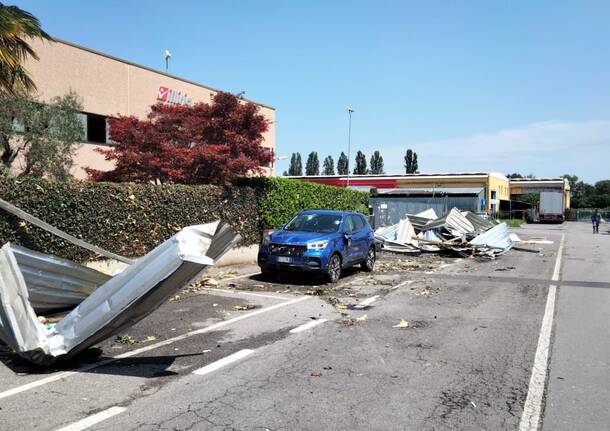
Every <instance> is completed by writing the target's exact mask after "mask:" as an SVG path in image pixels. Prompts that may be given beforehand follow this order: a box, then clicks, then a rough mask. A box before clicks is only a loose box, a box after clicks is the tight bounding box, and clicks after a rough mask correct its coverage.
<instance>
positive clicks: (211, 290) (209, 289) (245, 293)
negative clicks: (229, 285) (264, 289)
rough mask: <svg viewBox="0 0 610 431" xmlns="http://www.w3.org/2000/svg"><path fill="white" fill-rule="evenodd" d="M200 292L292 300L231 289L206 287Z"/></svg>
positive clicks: (286, 297) (285, 297)
mask: <svg viewBox="0 0 610 431" xmlns="http://www.w3.org/2000/svg"><path fill="white" fill-rule="evenodd" d="M200 292H209V293H214V292H220V293H229V294H232V295H235V296H239V295H246V296H258V297H260V298H269V299H281V300H282V301H290V300H291V299H292V298H290V297H288V296H279V295H269V294H265V293H256V292H247V291H244V290H229V289H218V288H216V287H205V288H203V289H201V290H200Z"/></svg>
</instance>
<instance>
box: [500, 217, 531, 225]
mask: <svg viewBox="0 0 610 431" xmlns="http://www.w3.org/2000/svg"><path fill="white" fill-rule="evenodd" d="M500 221H501V222H504V223H506V224H507V225H508V227H521V225H522V224H523V223H525V222H524V221H523V220H522V219H518V218H513V219H500Z"/></svg>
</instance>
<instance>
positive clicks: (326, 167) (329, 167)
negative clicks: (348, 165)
mask: <svg viewBox="0 0 610 431" xmlns="http://www.w3.org/2000/svg"><path fill="white" fill-rule="evenodd" d="M322 175H335V161H334V160H333V158H332V157H331V156H328V157H327V158H325V159H324V164H323V168H322Z"/></svg>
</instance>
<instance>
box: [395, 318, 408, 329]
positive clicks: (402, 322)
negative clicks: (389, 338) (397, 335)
mask: <svg viewBox="0 0 610 431" xmlns="http://www.w3.org/2000/svg"><path fill="white" fill-rule="evenodd" d="M410 327H411V324H410V323H409V321H407V320H405V319H400V322H398V323H397V324H396V325H394V326H392V328H396V329H407V328H410Z"/></svg>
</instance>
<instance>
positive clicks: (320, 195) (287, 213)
mask: <svg viewBox="0 0 610 431" xmlns="http://www.w3.org/2000/svg"><path fill="white" fill-rule="evenodd" d="M241 184H244V185H250V186H255V187H257V188H259V189H261V190H262V191H263V195H264V199H263V200H262V202H261V215H260V216H261V222H262V223H263V225H264V226H265V227H270V228H277V227H279V226H280V225H281V224H282V223H285V222H286V221H287V220H288V218H290V217H291V216H293V215H294V214H296V213H297V212H299V211H301V210H302V209H335V210H355V211H360V212H361V213H363V214H364V215H368V205H369V194H368V193H363V192H358V191H354V190H347V189H344V188H339V187H331V186H323V185H320V184H314V183H308V182H304V181H300V180H290V179H287V178H277V177H275V178H251V179H247V180H244V181H242V182H241Z"/></svg>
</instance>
